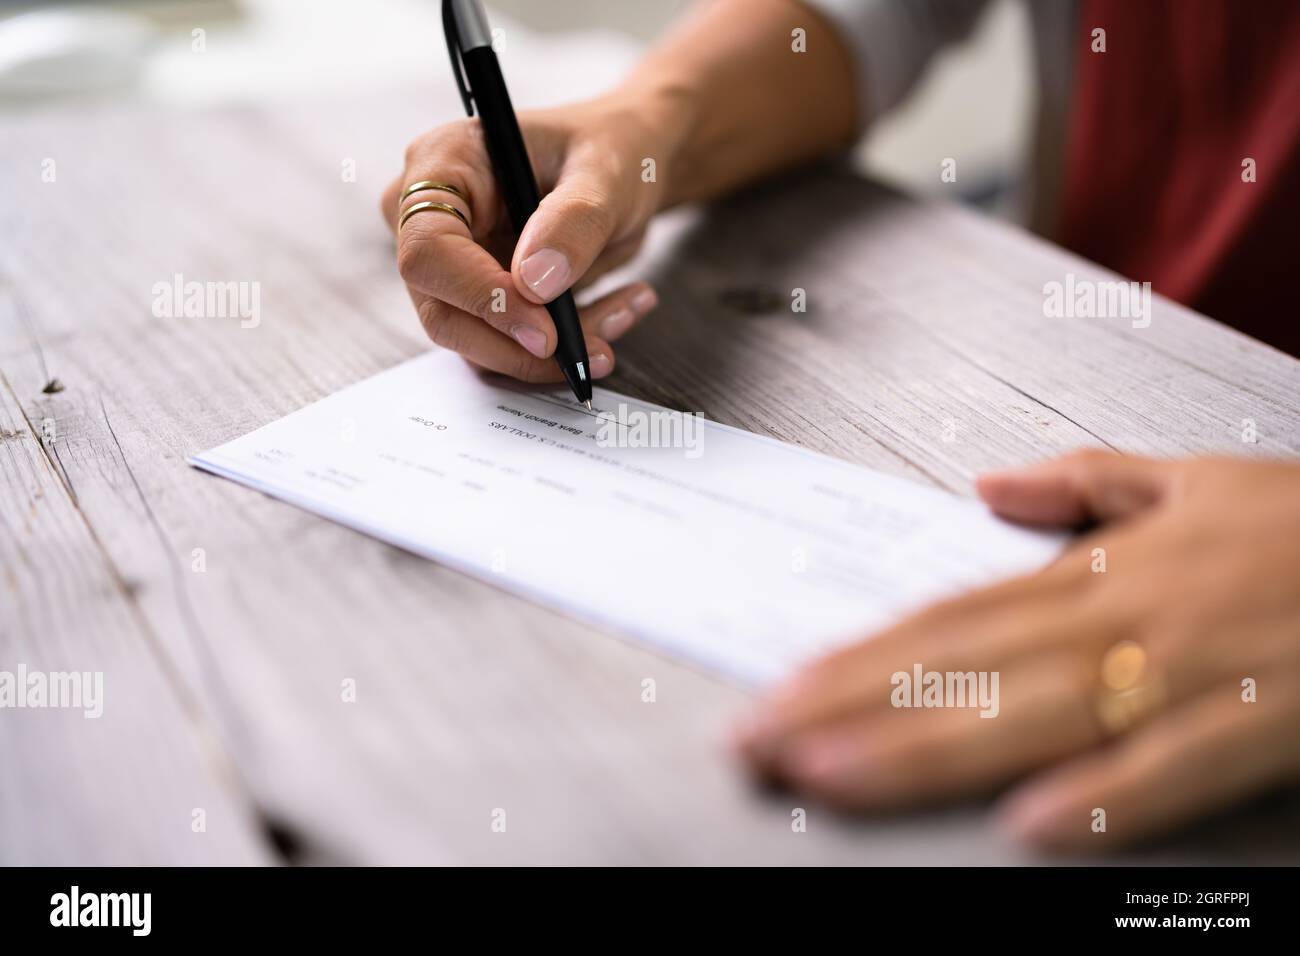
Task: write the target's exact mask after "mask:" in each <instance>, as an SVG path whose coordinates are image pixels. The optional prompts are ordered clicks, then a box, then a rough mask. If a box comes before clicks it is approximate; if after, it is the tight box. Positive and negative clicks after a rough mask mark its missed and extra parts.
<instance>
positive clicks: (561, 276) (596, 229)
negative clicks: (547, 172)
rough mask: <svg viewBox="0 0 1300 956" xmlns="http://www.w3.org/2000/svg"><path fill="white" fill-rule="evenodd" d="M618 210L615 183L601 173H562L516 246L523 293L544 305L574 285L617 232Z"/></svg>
mask: <svg viewBox="0 0 1300 956" xmlns="http://www.w3.org/2000/svg"><path fill="white" fill-rule="evenodd" d="M620 208H621V207H620V205H619V203H618V202H617V196H616V192H615V190H614V189H613V188H612V184H610V183H607V182H605V181H604V180H603V178H602V176H601V175H600V174H599V173H596V172H595V171H592V170H587V169H578V170H574V171H572V172H570V173H566V174H565V175H562V176H561V178H560V181H559V182H558V183H557V184H556V186H555V189H554V190H552V191H551V192H550V193H549V194H548V195H547V196H546V198H544V199H543V200H542V202H541V204H540V205H539V206H538V207H537V211H536V212H535V213H533V215H532V217H531V218H530V219H529V220H528V223H527V225H525V226H524V230H523V232H522V233H521V234H520V236H519V243H518V245H517V246H515V255H514V262H513V263H512V265H511V270H510V271H511V273H512V274H513V276H514V280H515V287H516V288H517V289H518V290H519V293H520V294H521V295H523V296H524V297H525V298H527V299H531V300H532V301H533V302H537V303H546V302H550V301H551V300H552V299H554V298H555V297H556V296H558V295H559V294H560V293H561V292H563V291H564V290H565V289H568V288H569V287H570V286H572V285H573V284H574V283H576V282H577V281H578V280H579V279H580V278H581V277H582V275H583V274H584V273H585V272H586V271H587V269H589V268H590V267H591V264H592V262H594V261H595V259H596V257H597V256H598V255H600V253H601V250H603V249H604V248H605V246H606V244H607V243H608V242H609V239H610V237H611V236H612V235H613V234H614V230H615V229H616V228H617V227H618V223H619V215H620V214H619V209H620Z"/></svg>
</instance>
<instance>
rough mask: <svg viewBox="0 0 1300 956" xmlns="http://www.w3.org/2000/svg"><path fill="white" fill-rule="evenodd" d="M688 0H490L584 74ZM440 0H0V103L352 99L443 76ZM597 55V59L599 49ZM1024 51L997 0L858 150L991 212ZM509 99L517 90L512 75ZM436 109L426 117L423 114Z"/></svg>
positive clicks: (595, 76) (2, 108)
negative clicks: (955, 178) (579, 59)
mask: <svg viewBox="0 0 1300 956" xmlns="http://www.w3.org/2000/svg"><path fill="white" fill-rule="evenodd" d="M694 2H697V0H489V2H488V4H487V6H488V10H489V15H490V16H491V18H492V22H493V26H494V27H500V28H503V29H505V31H506V33H505V36H506V38H507V45H506V48H505V50H504V51H502V61H503V64H504V68H505V70H506V73H507V77H508V76H509V72H510V66H509V64H510V60H509V46H510V43H511V42H512V41H513V40H516V39H517V40H519V41H520V42H521V43H523V44H524V45H529V44H533V45H535V44H536V41H539V40H543V39H545V38H546V37H547V36H548V35H551V34H564V35H566V37H567V38H570V39H572V38H575V37H577V36H579V35H584V36H585V37H586V39H588V40H589V41H590V42H589V45H588V46H584V47H582V48H583V49H590V50H591V51H592V53H593V64H595V65H593V69H592V80H593V91H594V90H595V89H596V88H597V87H596V85H595V84H599V83H605V82H609V80H610V79H612V78H613V77H616V76H618V75H619V73H620V72H621V70H622V69H624V68H626V65H627V64H628V63H631V62H633V60H634V59H635V57H636V56H637V53H638V52H639V51H640V50H641V49H643V48H644V47H645V46H646V45H648V44H649V43H651V42H652V41H653V39H654V38H655V36H656V35H658V34H659V33H660V32H661V31H662V30H663V29H664V28H665V27H666V26H667V25H668V24H669V23H670V22H671V21H672V20H673V18H674V17H675V16H678V15H679V14H680V13H681V12H682V11H683V10H685V9H686V8H687V7H689V6H690V5H691V4H692V3H694ZM439 9H440V3H439V0H366V2H357V0H134V2H125V0H123V2H92V0H82V2H73V3H68V2H63V3H30V2H28V3H16V2H11V0H0V112H2V113H6V114H7V113H12V112H14V111H27V110H33V109H36V110H39V109H44V108H49V107H51V106H55V105H58V104H67V103H86V102H91V103H99V104H112V103H115V102H131V101H137V102H138V101H146V102H153V103H159V102H161V103H169V104H175V105H180V106H195V107H197V106H227V105H234V104H239V103H241V102H250V101H251V102H257V103H265V102H268V101H281V100H289V101H293V100H295V99H304V98H309V99H312V100H320V99H322V98H326V99H348V98H351V97H353V96H357V95H360V94H365V93H373V92H375V91H382V90H385V89H393V90H410V89H412V88H418V87H419V85H420V84H429V83H435V82H437V83H445V82H446V80H447V64H446V51H445V48H444V47H443V40H442V32H441V25H440V24H441V21H440V18H439ZM597 61H598V62H597ZM1031 77H1032V63H1031V61H1030V50H1029V45H1028V32H1027V23H1026V19H1025V12H1024V9H1023V7H1022V5H1021V4H1020V3H1019V2H1017V0H994V2H992V3H991V4H990V9H989V11H988V13H987V14H986V16H985V17H984V19H983V21H982V22H981V24H980V26H979V29H978V30H977V32H976V34H975V35H974V37H973V38H972V39H971V41H970V42H969V43H967V44H966V45H965V46H963V47H961V48H960V49H956V50H953V51H951V52H949V53H947V54H945V55H944V56H942V57H941V58H940V59H939V60H938V61H937V62H936V64H935V65H934V67H933V68H932V69H931V70H930V72H929V73H928V74H927V76H926V77H925V78H924V80H923V82H922V84H921V86H920V88H919V89H918V90H917V91H916V92H915V93H914V94H913V95H912V96H911V97H910V98H909V100H908V101H907V102H906V103H905V104H904V106H903V107H902V108H901V109H900V110H899V111H898V112H897V113H896V114H895V115H894V116H891V117H890V118H889V120H888V121H887V122H885V123H882V124H880V125H879V126H878V128H877V129H876V130H875V131H874V132H873V134H872V136H871V137H870V138H869V140H868V142H866V143H864V144H863V145H862V147H861V149H860V150H859V152H858V157H857V158H858V161H859V162H860V164H861V166H862V167H863V168H864V169H866V170H869V171H870V172H871V173H873V174H874V175H876V176H878V177H880V178H883V179H886V180H889V181H891V182H894V183H897V184H899V185H901V186H903V187H904V188H906V189H909V190H911V191H913V192H917V193H932V192H936V191H937V190H938V189H939V188H940V183H939V180H938V176H937V172H936V171H937V169H938V164H939V163H940V161H941V160H942V159H943V158H944V157H946V156H952V155H954V154H955V153H956V152H957V150H958V149H959V150H960V157H961V164H962V180H963V187H962V188H963V190H964V194H965V197H966V198H967V199H968V200H970V201H973V202H977V203H978V204H980V205H982V206H984V207H986V208H988V209H991V210H993V211H995V212H1002V211H1003V210H1006V209H1009V208H1011V204H1010V203H1008V202H1006V201H1005V200H1006V197H1008V196H1009V195H1010V194H1011V192H1012V190H1011V187H1013V186H1014V184H1015V183H1016V182H1017V180H1018V177H1019V175H1020V171H1021V166H1022V161H1023V157H1024V154H1025V150H1026V147H1027V143H1028V138H1029V134H1030V129H1029V123H1030V116H1031V113H1032V109H1033V105H1034V104H1033V95H1032V87H1033V84H1032V80H1031ZM514 92H515V98H516V100H517V101H521V105H539V104H530V103H529V101H528V95H527V91H514ZM437 122H438V119H434V118H431V121H430V124H429V125H430V126H433V125H436V123H437Z"/></svg>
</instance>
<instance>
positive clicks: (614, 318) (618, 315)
mask: <svg viewBox="0 0 1300 956" xmlns="http://www.w3.org/2000/svg"><path fill="white" fill-rule="evenodd" d="M635 321H636V315H634V314H633V312H632V310H631V309H617V310H616V311H614V312H611V313H610V314H609V315H607V316H605V321H604V322H601V323H600V337H601V338H602V339H605V340H606V341H608V342H613V341H615V340H616V339H618V338H619V336H621V335H622V334H623V333H624V332H626V331H627V330H628V329H630V328H632V323H634V322H635Z"/></svg>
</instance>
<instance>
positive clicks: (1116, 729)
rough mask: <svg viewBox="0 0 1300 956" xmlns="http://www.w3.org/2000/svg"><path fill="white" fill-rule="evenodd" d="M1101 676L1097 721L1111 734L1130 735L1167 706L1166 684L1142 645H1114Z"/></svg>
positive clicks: (1102, 665) (1104, 658) (1122, 643)
mask: <svg viewBox="0 0 1300 956" xmlns="http://www.w3.org/2000/svg"><path fill="white" fill-rule="evenodd" d="M1099 677H1100V684H1101V690H1100V692H1099V693H1098V694H1097V707H1096V710H1097V718H1098V719H1099V720H1100V721H1101V724H1102V726H1103V727H1104V728H1105V729H1106V731H1107V733H1109V734H1111V735H1115V736H1117V735H1119V734H1123V733H1127V732H1128V731H1130V730H1132V729H1133V728H1134V727H1136V726H1137V725H1138V724H1140V723H1141V722H1142V721H1144V720H1146V719H1147V718H1148V717H1150V716H1151V715H1152V714H1153V713H1155V712H1156V711H1157V710H1159V709H1160V707H1161V706H1162V705H1163V704H1164V699H1165V693H1164V684H1163V682H1162V681H1161V680H1160V679H1159V676H1158V675H1156V674H1155V673H1154V672H1153V668H1152V666H1151V660H1150V657H1149V656H1148V654H1147V651H1146V648H1144V647H1143V646H1142V645H1141V644H1137V643H1135V642H1133V641H1118V642H1116V643H1115V644H1113V645H1112V646H1111V647H1110V649H1109V650H1107V651H1106V654H1105V656H1103V657H1102V659H1101V673H1100V675H1099Z"/></svg>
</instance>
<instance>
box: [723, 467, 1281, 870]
mask: <svg viewBox="0 0 1300 956" xmlns="http://www.w3.org/2000/svg"><path fill="white" fill-rule="evenodd" d="M979 492H980V494H981V496H982V497H983V498H984V499H985V500H986V501H987V502H988V503H989V504H990V505H991V506H992V508H993V509H994V510H995V511H996V512H998V513H999V514H1001V515H1003V516H1005V517H1007V518H1010V519H1012V520H1016V521H1021V522H1026V523H1031V524H1040V525H1064V526H1074V525H1079V524H1083V523H1085V522H1099V523H1100V524H1101V527H1100V529H1099V530H1096V531H1094V532H1092V533H1090V534H1089V535H1087V536H1086V537H1084V538H1082V539H1081V540H1079V541H1078V542H1076V543H1075V544H1074V546H1073V547H1071V548H1070V549H1069V550H1068V551H1067V552H1066V553H1065V554H1064V555H1063V556H1062V557H1061V558H1060V559H1059V560H1058V561H1056V562H1055V563H1053V564H1052V565H1051V566H1049V567H1048V568H1046V569H1044V570H1042V571H1040V572H1038V573H1036V574H1031V575H1028V576H1025V577H1022V578H1019V579H1015V580H1011V581H1007V582H1004V583H1001V584H998V585H995V586H993V587H990V588H986V589H983V590H980V591H976V592H973V593H971V594H968V595H966V596H964V597H960V598H957V599H955V600H950V601H946V602H944V603H941V604H938V605H936V606H933V607H930V608H929V609H927V610H924V611H922V612H921V613H919V614H916V615H914V616H913V617H911V618H910V619H908V620H905V621H904V622H902V623H901V624H899V625H897V626H896V627H893V628H891V629H889V630H888V631H886V632H884V633H882V634H879V635H877V636H875V637H873V638H871V639H870V640H867V641H864V642H862V643H860V644H857V645H855V646H852V647H849V648H847V649H845V650H842V651H840V652H838V653H836V654H833V655H831V656H830V657H828V658H826V659H824V660H822V661H821V662H819V663H817V664H814V665H813V666H811V667H809V668H807V669H806V670H805V671H804V672H803V673H801V674H799V675H797V676H796V677H795V678H794V679H793V680H792V681H790V682H789V683H788V684H786V685H785V686H784V687H782V688H780V689H779V690H778V691H777V692H776V693H775V694H774V695H772V696H771V698H770V699H768V700H767V701H766V702H765V703H764V704H763V705H762V706H761V707H760V708H759V710H758V712H757V714H756V715H755V716H754V717H753V719H752V720H751V721H750V722H748V723H746V724H745V725H744V726H743V727H742V728H741V731H740V733H739V746H740V750H741V752H742V754H743V755H744V757H745V758H746V759H747V760H748V761H749V763H750V764H751V765H752V766H753V767H754V768H755V769H756V770H757V771H758V772H759V773H761V774H764V775H768V776H771V777H774V778H777V779H778V780H780V781H783V782H784V783H786V784H788V785H791V786H793V787H794V788H796V789H798V790H801V791H804V792H807V793H809V794H811V795H813V796H815V797H819V798H822V799H824V800H825V801H827V802H829V803H832V804H835V805H839V806H842V807H848V808H857V809H882V808H888V807H897V806H901V805H910V804H914V803H918V802H927V801H935V800H939V799H944V798H952V797H957V796H962V795H970V794H978V793H981V792H985V791H989V790H992V789H996V788H1002V787H1005V786H1006V785H1008V784H1010V785H1011V789H1010V791H1009V793H1008V794H1007V795H1006V797H1005V799H1004V800H1003V801H1002V805H1001V807H1000V810H1001V813H1000V816H1001V818H1002V820H1003V822H1004V823H1005V825H1006V826H1007V827H1008V828H1009V829H1010V830H1011V831H1012V832H1013V834H1014V835H1016V836H1018V837H1020V838H1021V839H1023V840H1026V841H1029V842H1031V843H1034V844H1037V845H1040V846H1045V847H1048V848H1054V849H1060V850H1067V849H1068V850H1073V851H1088V850H1098V849H1109V848H1112V847H1115V846H1117V845H1120V844H1122V843H1127V842H1129V841H1131V840H1134V839H1136V838H1140V837H1145V836H1149V835H1155V834H1157V833H1159V832H1161V831H1165V830H1168V829H1170V828H1172V827H1175V826H1177V825H1179V824H1182V823H1184V822H1187V821H1190V820H1192V819H1194V818H1197V817H1200V816H1203V815H1205V814H1208V813H1210V812H1212V811H1214V810H1216V809H1218V808H1221V807H1223V806H1225V805H1227V804H1230V803H1232V802H1234V801H1237V800H1240V799H1242V798H1244V797H1246V796H1248V795H1250V794H1253V793H1256V792H1258V791H1261V790H1263V789H1266V788H1268V787H1270V786H1274V785H1277V784H1278V783H1280V782H1283V781H1293V780H1296V779H1297V778H1298V777H1300V732H1298V729H1300V466H1298V465H1295V464H1289V463H1288V464H1282V463H1268V462H1248V461H1237V460H1227V459H1191V460H1184V461H1153V460H1143V459H1136V458H1129V457H1121V456H1116V455H1108V454H1101V453H1096V452H1087V453H1082V454H1077V455H1073V456H1069V457H1066V458H1063V459H1058V460H1055V461H1051V462H1047V463H1045V464H1041V465H1039V466H1036V467H1033V468H1029V469H1027V470H1025V471H1021V472H1017V473H1006V474H1001V475H996V476H987V477H985V478H984V479H982V480H981V481H980V483H979ZM1096 549H1101V550H1096ZM1103 562H1104V564H1103ZM1103 567H1104V571H1103V570H1101V568H1103ZM918 663H919V664H920V665H922V667H923V670H924V671H927V672H928V671H937V672H949V671H952V672H967V671H976V672H979V671H985V672H994V671H996V672H998V673H999V690H1000V701H999V706H998V713H997V716H996V717H995V718H992V719H985V718H981V717H980V716H979V714H978V711H977V710H975V709H969V708H966V709H955V708H954V709H949V708H937V709H924V708H921V709H915V708H913V709H907V708H900V707H895V706H892V705H891V693H893V692H894V691H895V689H896V686H901V680H900V681H899V682H898V684H897V685H895V684H891V678H892V676H893V675H894V674H895V673H897V672H899V671H903V672H906V673H908V674H909V675H911V674H912V673H913V667H914V665H915V664H918ZM1108 682H1109V684H1108ZM1108 688H1113V689H1108ZM1097 810H1101V811H1104V818H1103V817H1101V816H1099V815H1098V814H1097V813H1096V811H1097ZM1099 820H1104V823H1105V830H1104V832H1100V831H1099V830H1098V829H1097V826H1096V824H1097V821H1099Z"/></svg>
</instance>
